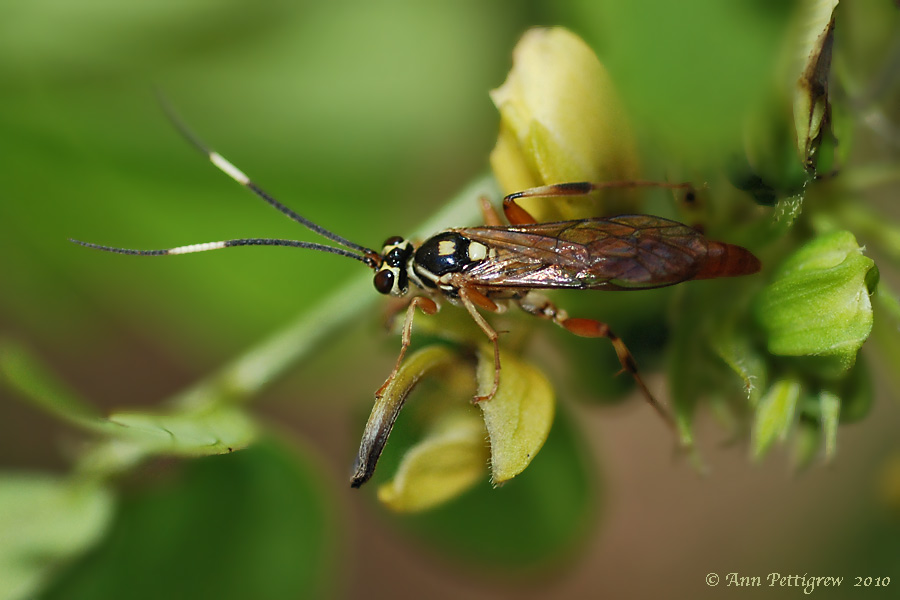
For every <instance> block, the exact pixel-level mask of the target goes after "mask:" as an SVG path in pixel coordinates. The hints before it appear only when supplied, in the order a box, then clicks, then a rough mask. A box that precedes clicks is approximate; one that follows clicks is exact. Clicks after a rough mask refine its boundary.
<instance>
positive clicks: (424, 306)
mask: <svg viewBox="0 0 900 600" xmlns="http://www.w3.org/2000/svg"><path fill="white" fill-rule="evenodd" d="M416 307H418V308H419V309H420V310H421V311H422V312H423V313H425V314H426V315H433V314H435V313H436V312H437V311H438V305H437V304H436V303H435V301H434V300H432V299H431V298H427V297H425V296H416V297H415V298H413V299H412V301H410V303H409V306H408V307H407V308H406V318H405V319H404V320H403V333H402V335H401V338H400V355H399V356H397V364H395V365H394V369H393V370H392V371H391V374H390V375H388V378H387V379H386V380H385V382H384V383H383V384H382V385H381V387H380V388H378V391H377V392H375V397H376V398H379V399H380V398H381V397H382V396H383V395H384V390H386V389H387V387H388V385H390V383H391V382H392V381H393V380H394V377H395V376H396V375H397V371H399V370H400V365H401V364H403V357H404V356H405V355H406V349H407V348H409V344H410V341H411V340H412V323H413V317H414V316H415V314H416Z"/></svg>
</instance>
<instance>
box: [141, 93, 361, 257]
mask: <svg viewBox="0 0 900 600" xmlns="http://www.w3.org/2000/svg"><path fill="white" fill-rule="evenodd" d="M156 96H157V99H158V100H159V103H160V106H162V109H163V112H164V113H165V114H166V117H168V119H169V121H171V122H172V125H174V126H175V129H177V130H178V132H179V133H180V134H181V135H182V136H183V137H184V138H185V139H186V140H187V141H189V142H190V143H191V145H192V146H194V147H195V148H197V150H199V151H200V152H202V153H203V154H205V155H206V157H207V158H208V159H209V161H210V162H211V163H212V164H214V165H215V166H216V167H217V168H218V169H219V170H220V171H222V172H223V173H225V174H226V175H228V176H229V177H231V178H232V179H233V180H235V181H236V182H238V183H239V184H241V185H242V186H244V187H245V188H247V189H249V190H250V191H251V192H253V193H254V194H256V195H257V196H259V197H260V198H262V199H263V200H264V201H265V202H267V203H268V204H269V205H270V206H272V207H274V208H275V209H277V210H278V211H279V212H281V213H282V214H284V215H285V216H287V217H288V218H290V219H292V220H294V221H296V222H297V223H300V224H301V225H303V226H304V227H306V228H307V229H309V230H311V231H314V232H316V233H318V234H319V235H321V236H322V237H325V238H328V239H329V240H331V241H333V242H337V243H338V244H340V245H341V246H344V247H345V248H350V249H352V250H356V251H357V252H361V253H363V254H374V255H378V253H377V252H375V251H374V250H371V249H369V248H366V247H364V246H360V245H359V244H354V243H353V242H351V241H350V240H348V239H346V238H343V237H341V236H339V235H338V234H336V233H333V232H331V231H328V230H327V229H325V228H324V227H322V226H321V225H316V224H315V223H313V222H312V221H310V220H309V219H307V218H306V217H302V216H300V215H299V214H297V213H296V212H294V211H293V210H291V209H290V208H288V207H287V206H285V205H284V204H282V203H281V202H279V201H278V200H276V199H275V198H273V197H272V196H271V195H270V194H268V193H267V192H266V191H265V190H263V189H262V188H261V187H259V186H258V185H256V184H255V183H253V181H251V180H250V178H249V177H247V175H246V174H244V172H243V171H241V170H240V169H238V168H237V167H236V166H234V165H233V164H231V163H230V162H229V161H228V160H226V159H225V157H224V156H222V155H221V154H219V153H218V152H216V151H215V150H213V149H211V148H209V147H208V146H207V145H206V144H205V143H203V141H202V140H200V138H199V137H197V135H196V134H194V132H193V131H191V130H190V129H189V128H188V127H187V125H185V124H184V122H183V121H182V120H181V119H180V118H179V117H178V114H177V113H176V112H175V110H174V109H173V108H172V106H171V105H170V104H169V102H168V101H167V100H166V99H165V97H163V96H162V94H160V93H159V92H157V94H156Z"/></svg>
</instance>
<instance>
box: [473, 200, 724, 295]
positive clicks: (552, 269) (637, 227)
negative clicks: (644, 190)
mask: <svg viewBox="0 0 900 600" xmlns="http://www.w3.org/2000/svg"><path fill="white" fill-rule="evenodd" d="M455 231H458V232H459V233H461V234H462V235H464V236H465V237H467V238H469V239H471V240H472V241H476V242H480V243H482V244H484V245H485V246H487V247H488V248H489V249H492V250H493V251H494V255H493V258H490V259H488V260H484V261H482V262H479V263H476V264H474V265H472V267H470V268H469V269H467V270H466V278H467V279H468V280H469V282H470V283H471V284H472V285H474V286H485V287H504V288H511V287H512V288H578V289H601V288H605V289H619V290H624V289H646V288H653V287H662V286H667V285H672V284H675V283H679V282H681V281H686V280H688V279H691V278H692V277H693V276H694V275H695V274H696V273H697V272H698V270H699V269H700V268H701V267H702V266H703V263H704V261H705V260H706V256H707V241H706V238H704V237H703V236H702V235H701V234H700V233H699V232H698V231H696V230H695V229H692V228H690V227H688V226H686V225H682V224H681V223H678V222H675V221H670V220H668V219H662V218H660V217H653V216H649V215H622V216H617V217H610V218H597V219H584V220H580V221H561V222H556V223H536V224H534V225H518V226H509V227H469V228H464V229H457V230H455Z"/></svg>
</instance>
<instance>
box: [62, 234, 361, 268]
mask: <svg viewBox="0 0 900 600" xmlns="http://www.w3.org/2000/svg"><path fill="white" fill-rule="evenodd" d="M69 241H70V242H72V243H74V244H78V245H79V246H84V247H85V248H93V249H94V250H103V251H104V252H113V253H115V254H129V255H132V256H169V255H174V254H192V253H194V252H206V251H207V250H221V249H222V248H233V247H235V246H290V247H292V248H307V249H309V250H319V251H321V252H330V253H331V254H337V255H339V256H346V257H348V258H353V259H355V260H358V261H360V262H361V263H363V264H365V265H366V266H369V267H371V268H373V269H375V268H377V267H378V263H377V262H376V261H375V260H374V259H373V258H372V257H371V256H368V255H363V256H360V255H359V254H354V253H353V252H350V251H349V250H344V249H343V248H334V247H332V246H325V245H324V244H316V243H314V242H300V241H297V240H278V239H272V238H252V239H240V240H224V241H221V242H206V243H203V244H190V245H188V246H177V247H175V248H166V249H163V250H132V249H131V248H116V247H114V246H101V245H100V244H92V243H91V242H82V241H81V240H75V239H72V238H69Z"/></svg>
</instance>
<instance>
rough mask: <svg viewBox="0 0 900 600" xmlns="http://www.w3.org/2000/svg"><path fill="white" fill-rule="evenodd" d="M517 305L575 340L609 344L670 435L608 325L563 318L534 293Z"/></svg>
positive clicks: (666, 415)
mask: <svg viewBox="0 0 900 600" xmlns="http://www.w3.org/2000/svg"><path fill="white" fill-rule="evenodd" d="M518 304H519V306H520V307H521V308H522V310H524V311H525V312H527V313H529V314H532V315H534V316H536V317H540V318H542V319H548V320H550V321H553V322H554V323H556V324H557V325H559V326H560V327H563V328H564V329H567V330H568V331H570V332H572V333H574V334H575V335H577V336H580V337H588V338H606V339H608V340H609V341H610V343H612V345H613V349H614V350H615V351H616V356H618V357H619V362H620V363H621V364H622V371H627V372H628V373H631V376H632V377H633V378H634V381H635V382H636V383H637V385H638V387H639V388H640V390H641V393H642V394H643V395H644V398H645V399H646V400H647V402H649V403H650V406H652V407H653V409H654V410H655V411H656V412H657V413H659V415H660V416H661V417H662V418H663V420H664V421H665V422H666V424H667V425H668V426H669V427H671V428H672V430H673V431H675V430H676V428H675V421H674V419H673V418H672V416H671V415H670V414H669V413H668V412H667V411H666V409H665V408H663V406H662V404H660V403H659V402H657V401H656V398H654V397H653V394H651V393H650V390H649V389H648V388H647V386H646V384H645V383H644V380H643V379H641V376H640V374H639V373H638V368H637V363H636V362H635V360H634V356H632V354H631V352H630V351H629V350H628V347H627V346H626V345H625V342H623V341H622V338H620V337H619V336H617V335H616V334H615V333H613V332H612V331H611V330H610V328H609V325H607V324H606V323H603V322H602V321H597V320H594V319H578V318H571V317H569V316H568V314H566V311H564V310H562V309H559V308H557V307H556V306H555V305H554V304H553V303H552V302H550V300H548V299H547V298H545V297H544V296H541V295H540V294H536V293H534V292H529V293H527V294H526V295H525V296H523V297H522V298H520V299H519V300H518ZM620 372H621V371H620Z"/></svg>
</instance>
